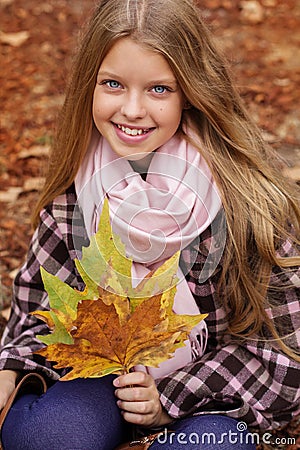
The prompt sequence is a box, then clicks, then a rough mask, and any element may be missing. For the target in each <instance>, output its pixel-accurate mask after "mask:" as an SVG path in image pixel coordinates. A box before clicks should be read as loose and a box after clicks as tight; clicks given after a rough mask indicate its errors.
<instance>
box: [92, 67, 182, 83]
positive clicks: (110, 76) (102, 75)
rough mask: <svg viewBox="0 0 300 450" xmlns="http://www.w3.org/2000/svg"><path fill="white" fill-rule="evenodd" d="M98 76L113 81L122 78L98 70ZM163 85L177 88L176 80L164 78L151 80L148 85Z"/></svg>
mask: <svg viewBox="0 0 300 450" xmlns="http://www.w3.org/2000/svg"><path fill="white" fill-rule="evenodd" d="M98 76H101V77H108V78H113V79H115V78H117V79H120V78H121V79H122V76H120V75H117V74H115V73H112V72H106V71H104V72H102V71H101V70H99V72H98ZM165 84H173V85H176V86H178V82H177V80H176V78H164V79H160V80H151V81H150V82H149V85H165Z"/></svg>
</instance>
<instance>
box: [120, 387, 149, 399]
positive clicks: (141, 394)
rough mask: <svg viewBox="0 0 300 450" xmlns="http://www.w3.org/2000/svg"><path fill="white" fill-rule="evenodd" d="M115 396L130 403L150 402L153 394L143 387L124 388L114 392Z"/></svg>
mask: <svg viewBox="0 0 300 450" xmlns="http://www.w3.org/2000/svg"><path fill="white" fill-rule="evenodd" d="M115 395H116V397H118V398H119V399H120V400H127V401H131V402H140V401H147V400H150V399H151V398H152V397H153V395H154V393H152V392H151V391H150V392H149V391H148V389H145V388H144V387H132V388H131V387H125V388H120V389H116V390H115Z"/></svg>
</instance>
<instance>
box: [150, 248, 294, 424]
mask: <svg viewBox="0 0 300 450" xmlns="http://www.w3.org/2000/svg"><path fill="white" fill-rule="evenodd" d="M291 252H292V246H291V245H290V244H289V242H285V243H284V245H283V246H282V248H281V252H280V253H281V254H282V255H283V254H285V255H289V254H291ZM200 259H201V258H200ZM200 266H201V264H199V260H198V262H196V263H195V265H194V268H193V269H192V270H191V272H190V274H189V276H188V277H187V279H188V282H189V285H190V288H191V290H192V292H193V294H194V296H195V299H196V301H197V303H198V305H199V308H200V310H201V312H203V313H208V314H209V315H208V318H207V325H208V330H209V341H208V342H209V343H208V347H207V351H206V353H205V354H204V356H203V357H202V358H201V359H200V360H197V361H194V362H192V363H190V364H189V365H188V366H186V367H184V368H182V369H180V370H177V371H176V372H174V373H172V374H170V375H169V376H167V377H165V378H163V379H160V380H157V387H158V390H159V392H160V397H161V402H162V404H163V406H164V408H165V409H166V410H167V411H168V413H169V414H170V415H171V416H172V417H173V418H175V419H176V418H182V417H185V416H187V415H191V414H194V415H197V414H207V413H212V414H213V413H221V414H225V415H228V416H230V417H233V418H236V419H238V420H240V421H244V422H246V423H247V424H248V426H251V427H255V428H261V429H271V428H278V427H280V426H283V425H284V424H286V423H287V422H289V421H290V420H291V419H292V417H293V416H294V415H296V414H298V413H299V411H300V383H299V373H300V364H299V363H297V362H296V361H295V360H294V359H292V358H290V357H288V356H287V355H285V354H284V353H283V352H282V351H281V350H280V349H279V348H278V346H277V345H276V342H271V341H268V340H263V339H259V338H258V337H255V336H254V337H253V339H251V340H250V339H249V340H248V341H245V342H243V343H241V342H235V341H233V339H232V338H231V337H230V336H228V335H227V334H226V328H227V320H226V314H225V311H224V309H223V308H222V305H220V304H218V301H217V299H216V298H215V297H216V296H215V287H216V283H217V278H218V276H217V275H214V276H212V277H210V279H209V280H207V282H206V283H204V284H203V285H199V283H197V279H198V277H199V271H200ZM216 273H217V271H216ZM283 285H284V286H285V288H284V289H279V287H281V288H282V286H283ZM269 287H270V289H269V295H272V296H273V297H274V299H275V303H276V307H275V308H274V309H272V310H271V311H268V314H269V315H270V316H271V317H272V318H273V320H274V321H275V323H276V322H278V323H279V322H280V323H281V324H283V325H284V330H285V334H286V335H287V340H286V343H288V344H289V345H290V346H291V347H292V348H293V349H294V350H295V351H296V352H297V353H298V354H299V343H300V342H299V341H300V334H299V329H300V323H299V320H300V317H299V310H300V307H299V306H300V269H299V267H298V268H297V267H294V268H292V270H283V269H282V268H278V267H275V268H274V270H273V273H272V275H271V279H270V286H269Z"/></svg>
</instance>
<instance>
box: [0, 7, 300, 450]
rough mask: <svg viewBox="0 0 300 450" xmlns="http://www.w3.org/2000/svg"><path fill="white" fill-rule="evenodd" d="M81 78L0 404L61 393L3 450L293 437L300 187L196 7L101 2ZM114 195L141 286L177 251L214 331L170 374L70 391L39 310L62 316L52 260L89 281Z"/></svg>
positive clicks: (5, 431) (52, 172)
mask: <svg viewBox="0 0 300 450" xmlns="http://www.w3.org/2000/svg"><path fill="white" fill-rule="evenodd" d="M71 75H72V77H71V81H70V84H69V87H68V90H67V93H66V100H65V103H64V106H63V109H62V113H61V117H60V120H59V124H58V132H57V136H56V139H55V141H54V144H53V149H52V155H51V159H50V166H49V170H48V175H47V178H46V183H45V186H44V189H43V191H42V193H41V196H40V200H39V202H38V205H37V208H36V213H35V216H34V224H35V226H36V231H35V233H34V235H33V238H32V243H31V247H30V249H29V253H28V258H27V261H26V263H25V264H24V266H23V267H22V268H21V270H20V272H19V274H18V275H17V277H16V279H15V290H14V297H13V300H12V313H11V317H10V320H9V322H8V325H7V327H6V330H5V333H4V336H3V339H2V347H1V353H0V369H2V370H1V372H0V408H2V407H4V405H5V404H6V403H7V401H8V399H9V396H10V394H11V393H12V392H13V391H14V388H15V386H16V383H19V382H20V380H22V379H23V377H24V375H26V374H27V373H28V372H35V373H39V374H41V375H42V376H43V377H44V379H45V380H46V381H47V384H48V390H47V392H46V393H44V394H43V395H40V393H39V392H35V391H30V392H23V393H22V395H20V396H19V397H18V398H17V399H16V400H15V401H14V403H13V405H12V407H11V408H10V409H9V410H8V412H7V414H6V416H5V421H4V424H3V427H2V434H1V439H2V443H3V446H4V448H5V449H13V450H17V449H22V450H24V449H32V450H48V449H49V450H50V449H51V450H56V449H57V450H58V449H69V450H74V449H81V450H93V449H99V450H100V449H101V450H112V449H114V448H115V446H117V445H118V444H120V443H122V442H125V441H126V440H128V439H129V438H130V432H129V428H130V426H131V425H135V426H137V429H138V431H139V433H141V435H147V434H149V433H152V432H153V431H154V430H161V429H164V427H166V428H168V429H169V430H172V442H171V441H170V440H168V438H166V439H164V440H163V441H161V440H155V441H154V442H153V443H152V445H151V449H152V448H153V450H156V449H159V448H163V449H170V448H174V450H176V449H180V448H182V445H184V448H186V449H192V448H195V442H196V441H197V442H198V444H197V448H201V449H202V448H203V449H205V450H210V449H232V448H233V444H234V448H235V449H236V450H239V449H244V450H245V449H246V450H250V449H252V450H253V449H254V448H255V445H254V443H253V441H251V439H250V438H249V436H247V434H246V433H247V432H246V430H245V426H246V424H247V425H248V427H250V428H251V427H254V428H261V429H270V428H275V427H280V426H282V425H284V424H286V423H287V422H288V421H289V420H291V418H292V417H293V416H294V415H296V414H297V413H298V412H299V407H300V405H299V380H298V375H299V369H300V358H299V333H298V335H297V331H299V325H300V324H299V300H300V288H299V286H300V270H299V263H300V255H299V217H300V211H299V202H298V193H297V191H296V188H295V187H294V186H292V185H290V184H289V182H288V181H287V180H285V179H283V176H282V173H281V171H280V170H279V166H278V164H277V163H276V161H274V160H273V159H272V157H271V152H270V150H269V149H268V147H267V145H266V144H265V142H264V141H263V139H262V137H261V134H260V131H259V130H258V129H257V127H256V126H255V124H254V123H253V121H252V120H251V118H250V117H249V116H248V114H247V112H246V111H245V109H244V107H243V105H242V102H241V100H240V98H239V96H238V94H237V92H236V90H235V88H234V87H233V85H232V83H231V80H230V77H229V75H228V71H227V68H226V62H225V61H224V59H223V57H222V56H221V55H220V52H219V50H218V49H217V48H216V46H215V44H214V43H213V39H212V38H211V36H210V34H209V32H208V30H207V28H206V27H205V25H204V23H203V21H202V20H201V18H200V15H199V11H198V9H197V7H196V6H195V5H194V3H193V1H192V0H102V1H100V2H99V5H98V7H97V8H96V10H95V13H94V16H93V17H92V19H91V22H90V25H89V28H88V30H87V32H86V34H85V36H84V38H83V41H82V45H81V48H80V50H79V53H78V57H77V59H76V60H75V63H74V66H73V70H72V73H71ZM104 197H107V198H108V201H109V205H110V211H111V220H112V226H113V229H114V230H115V232H116V233H117V234H118V235H119V236H120V237H121V239H122V240H123V241H124V242H125V245H126V250H127V252H128V255H130V257H131V258H133V261H134V264H133V268H134V269H133V270H134V271H135V273H134V276H135V277H136V278H137V279H141V278H143V276H144V275H145V274H146V273H148V272H149V271H150V270H152V269H153V268H156V267H159V266H160V265H161V264H162V263H163V261H164V260H165V259H166V258H168V257H169V256H171V255H173V254H174V253H175V252H177V251H178V250H180V251H181V259H180V269H179V282H178V286H177V294H176V298H175V303H174V311H175V312H177V313H187V314H195V313H197V312H199V310H200V311H201V313H207V314H208V316H207V319H206V326H204V325H201V326H199V328H197V330H195V333H191V336H190V339H189V341H188V342H187V346H186V348H185V350H184V351H183V353H178V352H177V351H176V352H175V355H174V358H172V359H171V360H168V361H166V362H165V363H164V364H163V365H161V367H159V368H158V369H151V368H137V370H135V371H134V372H132V373H129V374H126V375H121V376H118V377H115V376H106V377H103V378H100V379H76V380H72V381H65V382H59V381H58V380H59V378H60V376H61V372H58V371H56V370H55V369H54V368H53V366H52V365H51V363H50V362H48V361H45V360H44V359H42V358H41V357H40V356H37V355H36V354H34V352H35V351H36V350H37V349H39V348H40V347H41V343H40V341H39V340H38V339H37V338H36V335H38V334H46V333H48V329H47V327H46V325H45V324H44V323H41V322H40V321H39V320H38V319H37V318H36V317H33V316H31V315H29V313H30V312H31V311H34V310H37V309H41V310H45V309H48V308H49V301H48V297H47V293H46V292H45V290H44V286H43V283H42V280H41V275H40V267H41V266H43V267H44V268H45V269H46V270H47V271H48V272H51V273H52V274H54V275H57V276H59V277H60V278H61V279H62V280H63V281H64V282H66V283H68V284H69V285H70V286H72V287H74V288H77V289H84V285H83V282H82V280H81V279H80V276H79V274H78V272H77V270H76V268H75V264H74V259H75V258H76V257H80V253H81V249H82V246H86V245H88V241H89V238H90V236H91V235H92V234H94V233H95V232H96V229H97V224H98V220H99V215H100V214H101V208H102V204H103V199H104ZM224 219H225V220H224ZM206 338H207V339H206ZM206 340H207V342H206V345H205V341H206ZM200 344H202V345H200ZM21 382H22V381H21ZM208 435H209V436H210V439H209V440H205V436H208ZM236 435H237V439H236V440H235V441H234V442H233V441H232V440H231V437H232V436H236ZM183 436H185V438H184V443H182V437H183ZM191 436H193V440H191V439H189V437H191ZM195 437H198V439H196V441H195ZM247 438H248V439H247ZM133 448H134V447H133Z"/></svg>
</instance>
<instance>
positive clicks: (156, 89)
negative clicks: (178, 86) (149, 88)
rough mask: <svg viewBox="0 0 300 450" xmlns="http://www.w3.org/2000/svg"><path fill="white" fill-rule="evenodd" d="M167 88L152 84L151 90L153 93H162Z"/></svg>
mask: <svg viewBox="0 0 300 450" xmlns="http://www.w3.org/2000/svg"><path fill="white" fill-rule="evenodd" d="M167 90H168V88H167V87H166V86H154V87H153V91H154V92H155V94H164V93H165V92H166V91H167Z"/></svg>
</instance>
